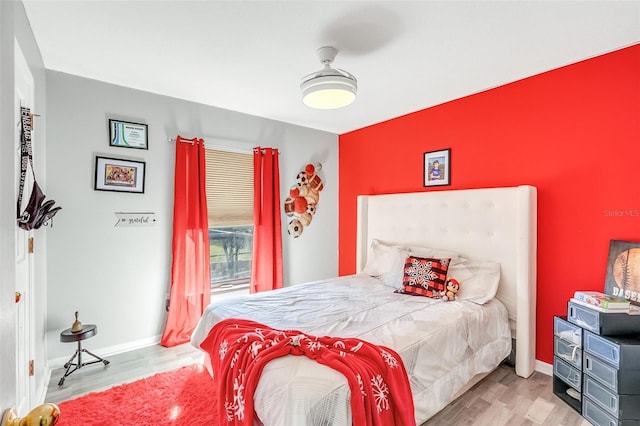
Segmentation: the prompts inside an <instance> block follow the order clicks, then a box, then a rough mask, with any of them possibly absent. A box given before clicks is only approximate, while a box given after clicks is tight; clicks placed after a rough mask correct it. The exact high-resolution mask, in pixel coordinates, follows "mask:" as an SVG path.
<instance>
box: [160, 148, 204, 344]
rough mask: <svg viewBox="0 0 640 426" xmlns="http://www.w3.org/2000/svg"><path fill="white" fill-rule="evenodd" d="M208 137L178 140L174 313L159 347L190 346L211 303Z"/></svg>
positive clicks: (174, 218) (173, 277) (171, 297)
mask: <svg viewBox="0 0 640 426" xmlns="http://www.w3.org/2000/svg"><path fill="white" fill-rule="evenodd" d="M205 178H206V173H205V155H204V140H203V139H197V138H194V139H184V138H182V137H180V136H178V138H177V140H176V164H175V180H174V199H173V241H172V254H173V257H172V262H171V295H170V300H169V314H168V316H167V323H166V325H165V329H164V333H163V335H162V339H161V341H160V343H161V344H162V345H163V346H166V347H171V346H175V345H179V344H182V343H186V342H188V341H189V339H190V337H191V333H192V332H193V330H194V328H195V326H196V324H197V323H198V320H199V319H200V317H201V316H202V313H203V311H204V309H205V308H206V306H207V305H208V304H209V302H210V299H211V281H210V277H209V224H208V214H207V197H206V191H205Z"/></svg>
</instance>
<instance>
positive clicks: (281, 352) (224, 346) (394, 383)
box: [200, 319, 416, 426]
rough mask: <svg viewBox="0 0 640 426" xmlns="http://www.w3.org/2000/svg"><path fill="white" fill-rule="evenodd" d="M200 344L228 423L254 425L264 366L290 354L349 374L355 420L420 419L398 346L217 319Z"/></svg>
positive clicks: (393, 422) (389, 422)
mask: <svg viewBox="0 0 640 426" xmlns="http://www.w3.org/2000/svg"><path fill="white" fill-rule="evenodd" d="M200 347H201V348H202V349H204V350H205V351H207V352H208V353H209V356H210V358H211V364H212V367H213V372H214V376H215V377H214V379H215V382H216V391H217V392H218V400H219V401H220V404H219V406H218V410H219V413H220V418H221V419H226V421H227V424H230V425H249V426H250V425H252V424H253V417H254V408H253V394H254V392H255V389H256V386H257V384H258V380H259V379H260V375H261V374H262V369H263V368H264V367H265V365H266V364H267V363H268V362H269V361H271V360H272V359H275V358H277V357H281V356H285V355H304V356H306V357H308V358H311V359H314V360H316V361H317V362H319V363H320V364H323V365H326V366H328V367H331V368H333V369H335V370H336V371H339V372H340V373H342V374H343V375H344V376H345V377H346V378H347V382H348V383H349V388H350V389H351V411H352V416H353V424H354V425H367V426H369V425H371V426H373V425H379V426H389V425H402V426H408V425H415V424H416V421H415V417H414V412H413V399H412V396H411V387H410V385H409V379H408V377H407V373H406V370H405V368H404V364H403V363H402V359H401V358H400V356H399V355H398V354H397V353H396V352H395V351H393V350H392V349H389V348H386V347H383V346H376V345H373V344H371V343H368V342H365V341H363V340H360V339H354V338H337V337H326V336H325V337H315V336H311V335H308V334H305V333H302V332H300V331H296V330H275V329H273V328H270V327H268V326H266V325H264V324H260V323H257V322H255V321H249V320H241V319H226V320H223V321H221V322H219V323H217V324H216V325H215V326H214V327H213V328H212V329H211V331H210V332H209V335H208V336H207V338H206V339H205V340H204V341H203V342H202V343H201V344H200Z"/></svg>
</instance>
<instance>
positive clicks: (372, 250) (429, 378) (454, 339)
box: [191, 186, 536, 426]
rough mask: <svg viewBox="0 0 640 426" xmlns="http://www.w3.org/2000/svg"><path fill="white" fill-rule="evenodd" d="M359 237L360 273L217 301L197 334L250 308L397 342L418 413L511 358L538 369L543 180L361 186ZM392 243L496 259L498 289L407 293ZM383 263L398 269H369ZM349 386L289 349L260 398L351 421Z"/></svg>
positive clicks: (309, 326) (425, 413) (282, 407)
mask: <svg viewBox="0 0 640 426" xmlns="http://www.w3.org/2000/svg"><path fill="white" fill-rule="evenodd" d="M356 247H357V248H356V270H357V273H356V274H354V275H350V276H345V277H338V278H336V279H333V280H323V281H317V282H313V283H306V284H300V285H295V286H290V287H285V288H284V289H280V290H275V291H272V292H265V293H260V294H255V295H251V296H244V297H239V298H230V299H225V300H222V301H218V302H215V301H214V302H213V303H212V304H211V305H210V306H209V307H208V308H207V309H206V311H205V313H204V314H203V316H202V319H201V320H200V322H199V324H198V326H197V327H196V330H195V331H194V333H193V335H192V339H191V342H192V344H193V345H194V346H196V347H199V344H200V343H201V342H202V341H203V340H204V339H205V337H206V336H207V334H208V332H209V330H210V329H211V327H213V325H214V324H216V323H217V322H219V321H221V320H223V319H226V318H243V319H250V320H254V321H257V322H260V323H263V324H266V325H268V326H270V327H274V328H279V329H296V330H300V331H303V332H305V333H309V334H313V335H328V336H340V337H357V338H361V339H364V340H367V341H369V342H371V343H375V344H379V345H384V346H388V347H390V348H393V349H394V350H396V351H397V352H398V353H399V354H400V356H401V357H402V360H403V362H404V364H405V367H406V369H407V373H408V376H409V382H410V384H411V392H412V395H413V401H414V406H415V418H416V423H417V424H421V423H423V422H425V421H426V420H428V419H429V418H430V417H431V416H433V415H434V414H435V413H437V412H438V411H439V410H441V409H442V408H443V407H444V406H446V405H447V404H448V403H449V402H451V401H453V400H454V399H455V398H456V397H457V396H459V395H460V394H462V393H463V392H465V391H466V390H467V389H469V388H470V387H471V386H472V385H473V384H475V383H477V382H478V381H479V380H481V379H482V378H483V377H485V376H486V375H487V374H489V373H490V372H491V371H492V370H493V369H495V368H496V367H497V366H498V365H500V364H501V363H502V361H503V360H504V359H505V358H510V359H512V360H513V361H514V364H515V371H516V374H518V375H519V376H522V377H528V376H530V375H531V374H532V373H533V370H534V363H535V309H536V277H535V273H536V189H535V188H534V187H532V186H518V187H509V188H485V189H470V190H451V191H432V192H419V193H405V194H386V195H372V196H359V197H358V226H357V244H356ZM376 247H377V248H378V249H379V248H380V247H382V248H383V250H376ZM390 248H392V249H393V250H394V253H396V256H398V255H397V252H398V250H400V253H401V254H403V255H406V253H411V254H412V255H415V256H420V257H424V256H426V255H425V254H423V253H425V252H424V251H421V249H424V250H426V253H428V254H432V255H433V256H437V257H443V256H444V255H448V254H449V253H452V254H451V255H450V256H451V265H452V266H451V270H453V268H454V265H455V264H456V262H457V261H456V260H455V259H460V262H462V264H465V263H464V262H467V261H468V260H469V259H471V260H473V261H476V260H477V261H479V262H485V263H486V264H494V265H496V264H497V265H498V266H497V267H498V270H499V285H498V286H497V290H496V291H495V297H490V296H491V295H490V296H485V295H483V296H482V297H483V298H484V299H483V300H482V303H478V300H465V299H462V298H461V299H459V300H458V301H455V302H443V301H442V300H440V299H436V298H426V297H416V296H412V295H406V294H398V293H397V292H395V289H394V288H393V285H392V284H390V281H393V283H397V279H398V277H397V276H394V274H395V273H397V266H390V265H391V264H393V262H391V261H389V262H387V263H386V264H384V262H383V263H380V262H379V260H380V254H381V253H383V254H388V253H389V252H388V250H390ZM429 250H435V251H429ZM376 257H378V259H376V261H375V262H374V259H375V258H376ZM372 262H374V263H373V264H372ZM376 267H382V268H387V269H388V270H389V271H385V273H384V274H380V273H379V272H380V271H377V272H378V273H376V274H371V270H372V268H373V269H374V270H375V269H376ZM391 272H393V274H392V273H391ZM372 275H373V276H372ZM467 282H471V280H469V281H467ZM483 282H484V281H483ZM464 285H465V280H462V283H461V289H460V295H463V294H465V286H464ZM396 288H398V287H397V286H396ZM469 289H471V287H469ZM471 293H473V292H471ZM471 293H469V294H471ZM485 299H486V300H485ZM211 373H212V374H214V375H215V373H214V372H211ZM349 398H350V391H349V387H348V385H347V383H346V380H345V379H344V377H342V376H341V375H340V374H339V373H337V372H335V371H333V370H331V369H330V368H328V367H325V366H322V365H319V364H317V363H315V362H313V361H311V360H309V359H307V358H305V357H300V356H297V357H294V356H285V357H282V358H278V359H275V360H273V361H271V362H270V363H269V364H268V365H267V366H266V368H265V369H264V371H263V372H262V376H261V378H260V381H259V383H258V386H257V388H256V391H255V396H254V404H255V412H256V416H257V417H258V418H259V421H260V422H261V423H262V424H264V425H265V426H271V425H274V426H281V425H305V424H308V425H316V424H322V425H335V426H338V425H345V426H346V425H350V424H351V415H350V408H349Z"/></svg>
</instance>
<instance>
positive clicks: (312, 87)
mask: <svg viewBox="0 0 640 426" xmlns="http://www.w3.org/2000/svg"><path fill="white" fill-rule="evenodd" d="M317 53H318V59H320V63H321V64H323V65H324V68H323V69H322V70H320V71H318V72H315V73H313V74H310V75H308V76H306V77H304V78H303V79H302V83H301V84H300V90H301V91H302V102H303V103H304V104H305V105H307V106H309V107H311V108H317V109H335V108H342V107H345V106H347V105H349V104H351V103H353V101H355V100H356V93H357V91H358V82H357V80H356V78H355V77H354V75H353V74H351V73H349V72H347V71H344V70H337V69H333V68H331V66H330V65H331V63H332V62H333V60H334V59H335V58H336V54H337V53H338V50H337V49H336V48H334V47H331V46H323V47H321V48H319V49H318V51H317Z"/></svg>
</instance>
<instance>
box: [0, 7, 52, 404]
mask: <svg viewBox="0 0 640 426" xmlns="http://www.w3.org/2000/svg"><path fill="white" fill-rule="evenodd" d="M15 42H17V43H18V45H19V47H20V49H21V50H22V53H23V54H24V56H25V59H26V60H27V63H28V66H29V70H30V71H31V74H32V75H33V78H34V85H35V87H34V89H35V92H34V95H35V98H34V106H33V112H35V113H37V114H40V115H41V117H40V118H36V120H35V129H34V132H33V134H32V142H33V152H34V157H35V166H36V175H37V178H38V183H39V184H40V186H41V187H42V188H43V190H44V192H45V194H47V195H49V191H48V189H47V185H46V182H47V180H46V167H45V155H46V137H45V135H46V126H45V120H44V117H45V116H46V110H45V71H44V65H43V62H42V58H41V56H40V51H39V49H38V46H37V45H36V42H35V38H34V36H33V33H32V31H31V27H30V26H29V22H28V19H27V16H26V13H25V11H24V7H23V6H22V3H21V2H20V1H0V200H2V202H1V203H0V384H1V386H0V410H3V409H5V408H8V407H10V406H15V405H16V401H15V397H16V394H15V393H16V387H15V383H16V375H19V374H23V375H24V374H28V372H26V371H23V372H17V371H16V369H15V366H16V357H15V339H16V334H15V332H16V329H15V327H16V315H15V313H16V309H15V307H16V304H15V290H16V283H15V245H16V235H17V233H22V232H24V231H21V230H18V228H17V226H16V191H17V182H18V173H19V171H20V169H19V166H18V165H19V152H17V151H16V149H15V146H14V129H15V126H16V124H17V122H18V120H19V118H18V117H16V115H15V113H14V97H15V93H14V66H15V64H14V54H15V53H14V50H15V49H14V45H15ZM29 191H30V188H27V195H26V196H27V197H28V195H29ZM23 205H24V204H23ZM46 235H47V229H46V228H44V227H43V228H41V229H39V230H36V231H34V233H33V236H34V255H33V262H34V277H33V278H34V291H33V294H30V295H26V294H25V295H24V298H23V302H22V303H24V301H26V300H27V299H26V298H31V299H32V300H33V306H34V309H35V313H34V324H33V328H34V330H35V334H34V336H32V344H31V347H30V349H29V351H30V353H29V357H30V359H33V360H34V365H35V375H34V377H33V378H32V379H31V380H33V382H32V384H33V386H34V388H35V392H36V397H39V398H41V397H43V396H44V391H45V390H46V389H45V387H44V386H45V384H46V379H47V377H46V365H47V353H46V345H45V333H44V330H45V316H46V292H47V274H46ZM19 414H20V415H22V414H23V413H19Z"/></svg>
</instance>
